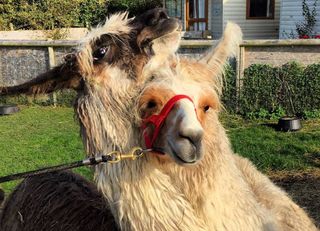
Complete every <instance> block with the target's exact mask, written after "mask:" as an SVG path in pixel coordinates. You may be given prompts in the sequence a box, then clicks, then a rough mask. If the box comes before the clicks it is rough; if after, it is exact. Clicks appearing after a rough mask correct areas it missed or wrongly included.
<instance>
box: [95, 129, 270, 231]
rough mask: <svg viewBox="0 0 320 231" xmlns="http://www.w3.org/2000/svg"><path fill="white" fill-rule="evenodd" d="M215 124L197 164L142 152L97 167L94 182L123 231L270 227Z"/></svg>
mask: <svg viewBox="0 0 320 231" xmlns="http://www.w3.org/2000/svg"><path fill="white" fill-rule="evenodd" d="M217 126H218V128H217V129H216V130H215V131H216V133H215V134H210V136H208V137H206V138H205V144H206V145H205V148H204V149H205V158H204V159H203V160H202V161H201V163H200V164H198V165H196V166H193V167H180V166H177V165H175V164H173V163H172V164H167V165H165V166H160V167H159V166H158V167H155V166H156V165H155V164H154V163H152V160H151V159H149V158H148V157H145V158H144V159H141V160H140V161H135V162H132V161H131V162H129V161H128V162H123V163H120V164H117V165H110V164H108V165H104V166H99V167H97V171H96V180H97V183H98V187H99V189H100V190H101V191H102V192H103V193H104V195H105V196H106V198H107V199H108V201H109V203H110V205H111V208H112V211H113V213H114V215H115V217H116V219H117V221H118V223H119V225H120V226H121V228H122V230H130V231H131V230H137V231H138V230H139V231H140V230H168V231H171V230H172V231H173V230H190V231H191V230H219V231H220V230H273V227H272V226H271V227H268V226H267V225H266V223H267V222H268V219H269V218H268V213H267V212H266V211H263V210H262V209H261V207H260V205H259V204H258V203H257V202H256V200H255V198H254V195H253V193H252V192H251V191H250V189H249V188H248V185H247V184H246V182H245V181H244V179H243V176H242V174H241V172H240V171H239V170H238V168H237V167H236V164H235V163H234V159H233V154H232V151H231V149H230V146H229V143H228V139H227V137H226V134H225V132H224V130H223V128H222V127H221V126H220V125H219V124H218V125H217ZM212 135H213V136H212ZM264 225H265V227H264Z"/></svg>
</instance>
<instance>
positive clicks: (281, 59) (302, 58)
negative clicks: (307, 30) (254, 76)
mask: <svg viewBox="0 0 320 231" xmlns="http://www.w3.org/2000/svg"><path fill="white" fill-rule="evenodd" d="M244 59H245V65H244V68H247V67H248V66H250V65H251V64H254V63H261V64H270V65H272V66H281V65H283V64H285V63H288V62H292V61H296V62H299V63H302V64H304V65H309V64H312V63H316V62H320V46H295V47H294V46H277V47H248V48H246V51H245V58H244Z"/></svg>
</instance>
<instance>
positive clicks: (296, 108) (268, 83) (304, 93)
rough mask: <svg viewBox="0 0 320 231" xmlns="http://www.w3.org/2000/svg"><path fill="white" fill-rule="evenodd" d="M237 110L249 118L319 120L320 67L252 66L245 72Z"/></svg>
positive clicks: (295, 64) (298, 65)
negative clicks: (313, 118) (317, 118)
mask: <svg viewBox="0 0 320 231" xmlns="http://www.w3.org/2000/svg"><path fill="white" fill-rule="evenodd" d="M229 78H232V77H230V76H229ZM238 109H239V112H240V113H241V114H242V115H244V116H246V117H250V118H251V117H265V118H270V117H278V116H282V115H284V114H286V115H289V116H292V115H296V116H299V117H319V114H320V113H319V112H320V64H312V65H309V66H307V67H303V66H302V65H301V64H298V63H296V62H291V63H287V64H285V65H283V66H281V67H272V66H269V65H265V64H253V65H251V66H250V67H248V68H247V69H246V70H245V72H244V77H243V80H242V87H241V90H240V97H239V99H238Z"/></svg>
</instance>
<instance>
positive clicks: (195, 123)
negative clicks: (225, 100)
mask: <svg viewBox="0 0 320 231" xmlns="http://www.w3.org/2000/svg"><path fill="white" fill-rule="evenodd" d="M178 103H179V109H178V113H177V116H176V118H175V119H177V118H182V121H181V125H180V126H181V128H182V129H183V130H193V131H198V130H199V131H200V130H201V131H202V130H203V128H202V126H201V124H200V122H199V120H198V117H197V114H196V111H195V106H194V104H193V103H192V102H191V101H190V100H188V99H182V100H180V102H178Z"/></svg>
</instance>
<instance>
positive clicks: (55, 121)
mask: <svg viewBox="0 0 320 231" xmlns="http://www.w3.org/2000/svg"><path fill="white" fill-rule="evenodd" d="M221 120H222V121H223V124H224V125H225V127H226V128H227V129H228V135H229V136H230V139H231V143H232V146H233V148H234V150H235V151H236V152H237V153H239V154H241V155H243V156H246V157H248V158H250V159H251V160H252V161H253V162H254V163H255V164H256V165H257V166H258V167H259V169H261V170H263V171H271V170H305V169H310V168H317V167H319V166H320V165H319V164H320V163H319V162H320V120H319V119H318V120H309V121H304V122H303V126H304V128H303V129H302V130H301V131H299V132H295V133H284V132H276V131H275V130H274V129H273V128H271V127H269V126H265V125H263V124H264V123H266V121H245V120H243V119H241V118H240V117H237V116H230V115H223V116H221ZM268 123H270V121H268ZM84 155H85V154H84V150H83V146H82V143H81V139H80V136H79V126H78V124H77V123H76V122H75V121H74V118H73V109H71V108H64V107H57V108H53V107H22V108H21V112H19V113H17V114H15V115H11V116H1V117H0V159H1V162H0V175H1V176H3V175H7V174H11V173H17V172H22V171H28V170H34V169H37V168H41V167H45V166H51V165H57V164H61V163H67V162H72V161H76V160H80V159H83V158H84ZM77 172H80V173H81V174H83V175H85V176H87V177H89V178H91V177H92V174H91V171H90V169H89V168H79V169H77ZM16 184H17V181H15V182H9V183H3V184H1V185H0V187H2V188H3V189H4V190H5V191H6V192H10V191H11V190H12V188H13V187H14V186H15V185H16Z"/></svg>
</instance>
